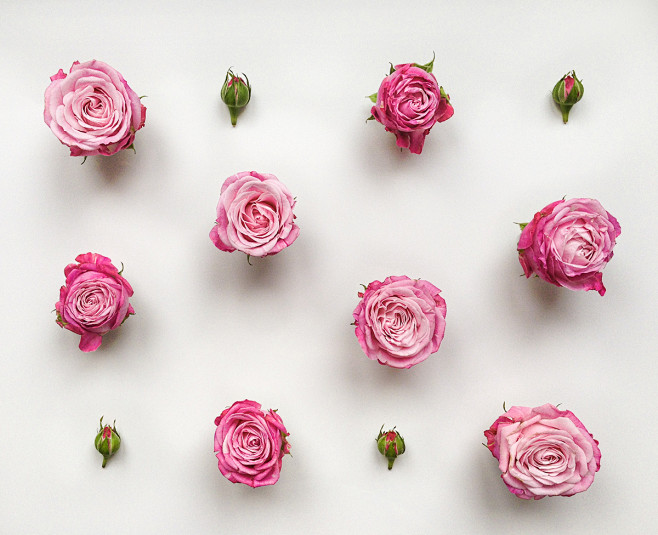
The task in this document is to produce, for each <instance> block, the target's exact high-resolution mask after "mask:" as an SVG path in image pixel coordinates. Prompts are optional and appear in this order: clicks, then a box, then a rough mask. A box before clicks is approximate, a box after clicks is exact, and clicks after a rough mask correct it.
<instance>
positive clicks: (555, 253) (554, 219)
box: [518, 199, 621, 295]
mask: <svg viewBox="0 0 658 535" xmlns="http://www.w3.org/2000/svg"><path fill="white" fill-rule="evenodd" d="M620 233H621V228H620V226H619V223H618V222H617V220H616V219H615V218H614V217H612V215H610V214H609V213H608V212H606V211H605V209H604V208H603V206H601V204H600V203H599V202H598V201H596V200H594V199H570V200H568V201H556V202H554V203H551V204H549V205H548V206H546V207H545V208H544V209H543V210H541V211H540V212H537V213H536V214H535V217H534V218H533V220H532V221H531V222H530V223H528V224H527V225H525V226H524V227H523V230H522V232H521V237H520V239H519V244H518V251H519V261H520V262H521V266H523V271H524V272H525V276H526V277H530V275H532V274H535V275H537V276H539V277H540V278H542V279H544V280H545V281H547V282H550V283H551V284H554V285H556V286H564V287H565V288H569V289H570V290H596V291H597V292H599V294H601V295H604V294H605V287H604V286H603V274H602V273H601V270H602V269H603V268H604V267H605V265H606V264H607V263H608V261H609V260H610V259H611V258H612V254H613V253H612V249H613V247H614V246H615V239H616V238H617V236H619V234H620Z"/></svg>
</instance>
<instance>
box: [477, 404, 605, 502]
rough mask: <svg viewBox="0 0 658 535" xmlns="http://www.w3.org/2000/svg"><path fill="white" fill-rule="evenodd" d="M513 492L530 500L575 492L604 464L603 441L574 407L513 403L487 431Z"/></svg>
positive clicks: (583, 486) (492, 451)
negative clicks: (589, 430)
mask: <svg viewBox="0 0 658 535" xmlns="http://www.w3.org/2000/svg"><path fill="white" fill-rule="evenodd" d="M484 436H485V437H486V438H487V448H489V450H491V453H492V454H493V456H494V457H495V458H496V459H498V466H499V468H500V471H501V477H502V478H503V481H504V482H505V484H506V485H507V487H508V488H509V490H510V492H512V493H513V494H516V495H517V496H518V497H519V498H523V499H524V500H530V499H535V500H539V499H541V498H543V497H544V496H573V495H574V494H577V493H578V492H583V491H585V490H587V489H588V488H589V486H590V485H591V484H592V482H593V481H594V474H595V473H596V472H598V470H599V468H600V467H601V451H600V450H599V446H598V444H599V443H598V442H597V441H596V440H595V439H594V437H593V436H592V435H591V434H590V433H589V432H588V431H587V429H585V426H584V425H583V424H582V423H581V422H580V420H579V419H578V418H576V417H575V416H574V414H573V413H572V412H571V411H561V410H558V408H557V407H554V406H553V405H551V404H550V403H547V404H546V405H542V406H541V407H535V408H534V409H532V408H530V407H512V408H511V409H510V410H508V411H507V412H506V413H505V414H503V415H502V416H501V417H499V418H498V419H497V420H496V421H495V422H494V423H493V425H492V426H491V428H490V429H489V430H487V431H485V432H484Z"/></svg>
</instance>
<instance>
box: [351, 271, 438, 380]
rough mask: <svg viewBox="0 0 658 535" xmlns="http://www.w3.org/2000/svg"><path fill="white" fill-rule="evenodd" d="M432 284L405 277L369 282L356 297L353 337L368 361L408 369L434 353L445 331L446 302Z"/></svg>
mask: <svg viewBox="0 0 658 535" xmlns="http://www.w3.org/2000/svg"><path fill="white" fill-rule="evenodd" d="M440 291H441V290H439V289H438V288H437V287H436V286H434V285H433V284H430V283H429V282H427V281H424V280H421V279H415V280H412V279H410V278H409V277H406V276H402V277H387V278H386V279H385V280H384V282H379V281H373V282H371V283H370V284H369V285H368V287H367V288H366V289H365V292H363V293H359V297H361V298H362V299H361V301H360V302H359V304H358V305H357V307H356V309H355V310H354V313H353V316H354V325H356V329H355V333H356V337H357V339H358V340H359V344H360V345H361V348H362V349H363V351H364V352H365V354H366V356H367V357H368V358H369V359H371V360H377V361H379V363H380V364H386V365H387V366H391V367H392V368H411V367H412V366H415V365H416V364H418V363H419V362H422V361H424V360H425V359H426V358H427V357H428V356H429V355H430V354H432V353H435V352H436V351H438V349H439V346H440V345H441V340H443V334H444V332H445V328H446V319H445V318H446V302H445V301H444V300H443V298H442V297H441V296H440V295H439V292H440Z"/></svg>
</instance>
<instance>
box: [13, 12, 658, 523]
mask: <svg viewBox="0 0 658 535" xmlns="http://www.w3.org/2000/svg"><path fill="white" fill-rule="evenodd" d="M0 8H1V11H2V19H1V20H0V46H1V49H2V54H1V56H0V72H2V76H1V77H0V96H1V97H2V98H1V99H0V110H1V116H2V122H1V125H2V126H0V146H1V147H2V150H1V152H0V169H1V171H0V172H1V176H2V182H1V183H2V195H1V200H0V217H1V218H2V238H1V240H2V255H1V256H0V267H1V269H2V283H1V284H2V297H3V307H2V312H0V315H1V316H0V333H1V335H2V357H1V359H2V360H1V363H2V364H1V365H2V368H1V375H0V406H1V408H0V411H1V412H0V429H1V431H0V436H1V438H2V451H1V452H0V474H2V481H1V483H0V516H1V517H2V527H1V528H0V531H2V533H7V534H35V533H39V534H42V533H54V534H59V533H66V534H88V533H127V534H133V533H134V534H145V533H146V534H150V533H195V534H205V533H222V534H224V533H226V534H234V533H244V534H259V533H266V532H267V533H281V534H283V533H286V534H290V535H292V534H309V533H313V534H315V533H318V534H324V533H355V534H370V533H382V532H384V531H387V532H391V531H395V532H401V533H464V534H479V533H486V534H487V535H492V534H503V533H504V534H506V535H510V534H522V533H523V534H525V533H533V534H552V533H578V534H599V533H625V534H628V533H638V534H640V533H642V534H644V533H649V532H651V531H652V529H653V527H654V519H655V516H656V513H657V512H658V507H657V506H656V501H655V481H656V479H657V478H658V463H656V453H655V452H656V444H658V426H656V425H655V420H656V414H657V413H658V399H657V394H656V384H657V382H656V381H657V379H658V369H657V366H656V351H655V347H656V342H657V336H658V335H657V331H656V320H655V317H656V302H657V298H658V292H657V287H658V278H657V277H656V274H655V265H656V261H657V260H658V250H657V247H656V236H655V228H656V223H655V222H656V205H657V204H658V187H657V186H656V179H657V173H656V171H657V169H656V152H655V151H656V148H655V147H656V143H657V142H658V128H657V126H656V124H657V123H656V117H657V116H658V105H657V102H658V100H657V99H656V94H655V88H656V87H658V73H657V70H656V65H657V60H658V39H657V37H656V35H657V34H656V27H658V5H657V4H656V3H655V2H654V1H653V0H647V1H628V2H624V4H623V8H622V7H621V4H619V3H618V2H578V1H576V2H559V1H558V2H543V3H541V4H540V3H539V2H522V1H519V2H495V3H494V2H450V3H449V2H423V3H404V2H390V1H383V0H379V1H376V2H368V3H366V2H360V3H356V2H328V3H327V5H326V6H321V5H319V4H312V3H308V2H237V3H236V2H200V1H199V2H184V3H183V2H180V3H174V2H162V1H158V2H155V1H145V0H143V1H141V2H121V1H115V2H111V3H106V2H98V3H96V2H72V1H71V2H63V1H62V2H56V3H55V2H53V3H52V5H50V6H48V4H47V3H46V2H35V1H23V2H15V1H10V0H5V1H2V2H0ZM432 51H436V55H437V59H436V62H435V71H434V72H435V74H436V76H437V78H438V80H439V83H441V84H442V85H443V86H444V87H445V88H446V90H447V91H448V92H449V93H450V96H451V99H452V104H453V105H454V108H455V115H454V117H453V118H452V119H450V120H449V121H448V122H446V123H443V124H439V125H437V126H435V128H434V129H433V130H432V132H431V134H430V135H429V137H428V138H427V141H426V144H425V148H424V151H423V154H422V155H420V156H416V155H412V154H409V153H408V152H407V151H403V152H400V151H399V150H398V149H396V147H395V139H394V136H393V135H392V134H390V133H387V132H385V131H384V128H383V127H382V126H381V125H379V124H378V123H375V122H369V123H367V124H366V123H365V118H366V117H367V116H368V115H369V107H370V103H369V101H368V100H367V99H365V98H364V97H365V95H369V94H371V93H373V92H374V91H376V90H377V88H378V86H379V83H380V81H381V79H382V77H383V76H384V74H386V73H387V72H388V62H389V61H392V62H393V63H403V62H407V61H418V62H426V61H428V60H429V59H430V58H431V56H432ZM92 58H96V59H100V60H103V61H105V62H107V63H109V64H110V65H112V66H114V67H115V68H117V69H118V70H119V71H120V72H121V73H122V74H123V75H124V77H125V78H126V80H128V82H129V83H130V85H131V87H133V88H134V89H135V91H136V92H137V93H138V94H139V95H143V94H145V95H148V98H146V99H144V103H145V105H146V106H147V107H148V112H147V120H146V127H145V128H144V129H143V130H141V131H140V132H139V133H138V134H137V138H136V143H135V146H136V148H137V154H136V155H135V154H133V153H132V152H125V153H122V154H119V155H117V156H114V157H112V158H110V159H103V158H101V157H94V158H89V159H88V160H87V162H86V163H85V165H82V166H81V165H80V161H81V160H80V159H76V158H70V157H69V156H68V149H67V148H66V147H64V146H63V145H60V143H59V142H58V141H57V139H56V138H55V137H54V136H53V134H52V133H51V132H50V130H49V129H48V128H47V126H46V125H45V124H44V123H43V118H42V113H43V92H44V90H45V88H46V86H47V85H48V83H49V76H51V75H53V74H55V73H56V72H57V70H58V69H59V68H60V67H61V68H64V70H65V71H68V68H69V67H70V65H71V63H72V62H73V61H74V60H80V61H84V60H87V59H92ZM230 66H233V67H234V69H235V70H237V71H239V72H243V71H244V72H245V73H247V75H248V76H249V79H250V80H251V81H252V83H253V99H252V102H251V103H250V104H249V106H248V108H247V109H246V111H245V112H244V113H243V114H242V115H241V116H240V118H239V121H238V126H237V127H236V128H232V127H231V125H230V121H229V115H228V111H227V109H226V108H225V107H224V106H223V104H221V103H220V100H219V89H220V87H221V84H222V82H223V80H224V75H225V72H226V69H227V68H228V67H230ZM571 68H575V69H576V72H577V74H578V75H579V76H580V77H581V78H582V80H583V83H584V85H585V96H584V98H583V100H582V101H581V102H580V103H579V104H577V105H576V107H575V108H574V109H573V111H572V113H571V118H570V121H569V124H568V125H567V126H564V125H563V124H562V121H561V117H560V113H559V110H558V109H557V108H555V107H554V106H553V104H552V101H551V99H550V91H551V89H552V87H553V85H554V84H555V83H556V82H557V80H558V79H559V78H560V76H562V75H563V74H564V73H565V72H567V70H569V69H571ZM242 170H257V171H262V172H270V173H274V174H276V175H277V176H278V177H279V178H280V179H281V180H282V181H283V182H284V183H285V184H286V185H287V186H288V187H289V189H290V190H291V191H292V192H293V194H294V195H296V196H297V199H298V205H297V209H296V213H297V216H298V220H297V221H298V223H299V225H300V227H301V235H300V237H299V239H298V240H297V242H296V243H295V244H294V245H293V246H292V247H290V248H289V249H287V250H285V251H284V252H282V253H281V254H279V255H277V256H274V257H271V258H266V259H264V260H259V259H254V261H253V263H254V265H253V266H252V267H250V266H249V265H247V262H246V258H245V256H244V255H242V254H240V253H234V254H227V253H223V252H221V251H219V250H217V249H215V248H214V247H213V245H212V243H211V242H210V240H209V238H208V232H209V230H210V228H211V226H212V224H213V221H214V218H215V211H214V210H215V205H216V203H217V198H218V195H219V190H220V186H221V183H222V182H223V180H224V179H225V178H226V177H227V176H229V175H231V174H233V173H235V172H237V171H242ZM565 195H566V196H567V197H579V196H586V197H594V198H597V199H599V200H600V201H601V203H602V204H603V205H604V206H605V208H606V209H607V210H608V211H610V212H611V213H612V214H613V215H614V216H615V217H617V219H618V220H619V221H620V224H621V227H622V234H621V236H620V238H619V239H618V244H617V247H616V249H615V257H614V259H613V260H612V262H611V263H610V264H609V265H608V267H607V268H606V270H605V272H604V277H603V280H604V284H605V285H606V287H607V289H608V293H607V294H606V296H605V297H603V298H601V297H600V296H599V295H598V294H596V293H595V292H589V293H574V292H570V291H568V290H560V289H558V288H554V287H552V286H550V285H548V284H546V283H543V282H542V281H540V280H536V279H533V280H530V281H528V280H526V279H525V278H523V277H521V276H520V275H521V273H522V271H521V267H520V265H519V264H518V261H517V259H516V251H515V249H516V241H517V239H518V227H516V226H515V225H513V222H514V221H527V220H529V219H530V218H531V217H532V216H533V214H534V213H535V212H536V211H537V210H539V209H541V208H542V207H543V206H544V205H546V204H548V203H549V202H551V201H554V200H556V199H558V198H560V197H563V196H565ZM87 251H95V252H99V253H101V254H104V255H107V256H109V257H110V258H112V260H113V261H115V263H117V264H119V263H120V262H123V263H124V264H125V271H124V275H125V276H126V277H127V279H128V280H129V281H130V283H131V284H132V285H133V287H134V289H135V295H134V298H133V299H132V303H133V305H134V308H135V310H136V312H137V315H136V316H133V317H131V318H130V319H129V320H128V321H127V322H126V323H125V324H124V325H123V327H121V329H119V331H117V332H116V333H113V334H110V335H108V336H106V337H105V340H104V342H103V346H102V348H101V349H100V350H99V351H97V352H96V353H94V354H83V353H81V352H79V351H78V349H77V345H78V337H77V336H75V335H74V334H73V333H70V332H68V331H65V330H61V329H59V328H58V327H57V326H56V325H55V315H54V313H52V312H51V311H52V310H53V308H54V303H55V302H56V301H57V298H58V292H59V287H60V286H61V285H62V284H63V282H64V275H63V269H64V266H66V264H68V263H69V262H72V261H73V259H74V257H75V256H76V255H77V254H78V253H82V252H87ZM391 274H406V275H409V276H411V277H420V278H424V279H427V280H429V281H431V282H433V283H434V284H436V285H437V286H438V287H440V288H441V289H442V290H443V293H442V295H443V296H444V298H445V299H446V301H447V305H448V315H447V321H448V326H447V331H446V337H445V339H444V342H443V345H442V346H441V348H440V350H439V352H438V353H437V354H435V355H433V356H432V357H430V358H429V359H428V360H427V361H426V362H424V363H423V364H420V365H419V366H417V367H415V368H413V369H411V370H407V371H396V370H392V369H388V368H385V367H382V366H379V365H377V364H376V363H374V362H371V361H369V360H368V359H366V357H365V356H364V355H363V353H362V352H361V349H360V348H359V345H358V343H357V341H356V338H355V336H354V333H353V328H352V327H351V326H350V325H349V324H350V322H351V321H352V317H351V313H352V310H353V309H354V307H355V306H356V304H357V301H358V298H357V295H356V294H357V292H358V291H359V289H360V286H359V284H360V283H368V282H370V281H371V280H373V279H380V280H381V279H383V278H384V277H386V276H387V275H391ZM244 398H250V399H254V400H256V401H259V402H260V403H262V404H263V406H264V407H266V408H269V407H272V408H277V409H279V414H280V415H281V416H282V418H283V419H284V422H285V424H286V426H287V427H288V430H289V431H290V433H291V434H290V442H291V443H292V454H293V457H286V459H285V460H284V463H283V471H282V475H281V479H280V481H279V483H277V484H276V485H275V486H273V487H268V488H262V489H255V490H253V489H250V488H247V487H244V486H240V485H232V484H230V483H229V482H228V481H226V480H225V479H224V478H223V477H222V476H221V475H220V473H219V471H218V470H217V466H216V460H215V457H214V455H213V451H212V449H213V447H212V446H213V444H212V438H213V433H214V425H213V419H214V418H215V416H217V415H218V414H219V413H220V412H221V410H222V409H223V408H224V407H226V406H227V405H230V404H231V403H232V402H233V401H235V400H238V399H244ZM503 401H506V402H507V405H508V406H511V405H514V404H516V405H531V406H535V405H540V404H543V403H545V402H552V403H555V404H557V403H562V407H563V408H566V409H570V410H572V411H573V412H574V413H575V414H576V415H577V416H578V417H579V418H580V419H581V420H582V421H583V422H584V423H585V425H586V426H587V427H588V429H589V430H590V431H591V432H592V433H593V434H594V436H595V437H596V438H597V439H598V440H599V441H600V443H601V450H602V452H603V459H602V468H601V471H600V472H599V473H598V474H597V476H596V479H595V481H594V484H593V486H592V487H591V488H590V490H589V491H588V492H586V493H584V494H581V495H578V496H575V497H573V498H570V499H559V498H558V499H545V500H542V501H539V502H531V503H529V502H524V501H521V500H518V499H516V498H515V497H514V496H512V495H511V494H510V493H509V492H508V491H507V489H506V487H505V486H504V484H503V483H502V481H501V480H500V478H499V473H498V468H497V463H496V461H495V460H494V459H493V457H492V456H491V454H490V453H489V452H488V451H487V450H486V449H485V448H484V447H483V446H482V445H481V443H482V442H483V441H484V437H483V434H482V432H483V430H484V429H486V428H488V427H489V425H490V424H491V423H492V422H493V421H494V419H495V418H496V417H497V416H498V415H499V414H500V413H501V412H502V403H503ZM101 415H105V419H106V420H110V421H111V420H113V419H114V418H116V420H117V427H118V429H119V431H120V432H121V434H122V436H123V437H124V442H123V445H122V447H121V451H120V452H119V453H118V455H117V456H116V457H114V458H113V459H112V460H111V461H110V462H109V464H108V467H107V468H106V469H105V470H101V457H100V455H98V453H97V452H96V451H95V450H94V448H93V439H94V436H95V432H96V429H97V427H96V426H97V423H98V418H99V417H100V416H101ZM382 423H386V424H387V425H391V426H392V425H397V426H398V429H399V430H400V431H401V432H402V433H403V435H404V436H405V438H406V439H407V445H408V452H407V453H405V455H404V456H403V457H401V458H400V459H399V460H398V462H397V463H396V465H395V468H394V469H393V471H392V472H388V471H387V470H386V463H385V460H384V459H383V458H380V457H379V454H378V453H377V451H376V447H375V442H374V438H375V436H376V434H377V431H378V430H379V427H380V425H381V424H382Z"/></svg>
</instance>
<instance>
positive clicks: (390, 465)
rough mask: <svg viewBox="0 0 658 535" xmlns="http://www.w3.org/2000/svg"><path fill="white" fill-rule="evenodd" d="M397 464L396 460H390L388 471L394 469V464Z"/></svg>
mask: <svg viewBox="0 0 658 535" xmlns="http://www.w3.org/2000/svg"><path fill="white" fill-rule="evenodd" d="M394 462H395V458H392V459H389V460H388V469H389V470H391V469H392V468H393V463H394Z"/></svg>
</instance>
